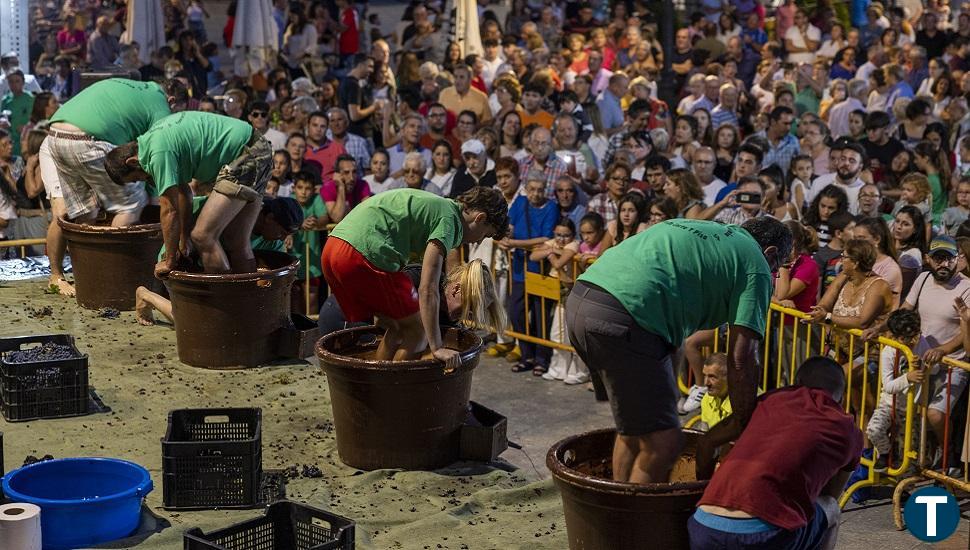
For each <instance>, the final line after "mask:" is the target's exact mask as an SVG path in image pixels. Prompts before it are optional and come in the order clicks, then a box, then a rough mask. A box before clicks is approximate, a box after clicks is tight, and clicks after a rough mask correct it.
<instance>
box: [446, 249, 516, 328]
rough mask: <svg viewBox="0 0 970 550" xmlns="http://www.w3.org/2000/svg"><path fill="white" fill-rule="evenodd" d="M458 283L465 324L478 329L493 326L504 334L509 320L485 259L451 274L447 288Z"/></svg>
mask: <svg viewBox="0 0 970 550" xmlns="http://www.w3.org/2000/svg"><path fill="white" fill-rule="evenodd" d="M455 283H457V284H458V285H459V287H460V288H461V317H460V319H461V321H462V323H464V324H466V325H468V326H471V327H475V328H482V327H489V328H492V329H494V330H495V332H497V333H499V334H501V333H502V332H504V331H505V327H506V325H507V324H508V320H507V319H506V316H505V308H504V307H502V304H501V303H500V302H499V299H498V293H497V292H496V288H495V281H494V280H493V279H492V273H491V271H489V269H488V266H486V265H485V262H483V261H482V260H472V261H470V262H468V263H466V264H462V265H459V266H457V267H455V268H453V269H452V270H451V271H449V272H448V277H447V278H446V280H445V284H446V285H452V284H455Z"/></svg>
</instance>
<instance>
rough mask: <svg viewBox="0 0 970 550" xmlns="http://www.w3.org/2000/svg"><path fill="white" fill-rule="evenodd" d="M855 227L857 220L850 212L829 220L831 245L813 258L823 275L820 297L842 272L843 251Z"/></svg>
mask: <svg viewBox="0 0 970 550" xmlns="http://www.w3.org/2000/svg"><path fill="white" fill-rule="evenodd" d="M853 226H855V218H853V217H852V214H849V213H848V212H837V213H835V214H833V215H832V217H831V218H829V221H828V229H829V231H830V232H831V234H832V235H831V238H830V239H829V243H828V244H827V245H825V246H823V247H821V248H819V249H818V252H816V253H815V254H814V255H813V256H812V257H813V258H814V260H815V263H816V264H818V269H819V272H820V273H821V275H822V280H821V285H820V287H819V296H822V295H824V294H825V289H826V288H828V286H829V285H830V284H831V283H832V281H834V280H835V278H836V277H837V276H838V275H839V273H841V272H842V249H843V248H845V243H846V241H848V240H849V239H851V238H852V228H853Z"/></svg>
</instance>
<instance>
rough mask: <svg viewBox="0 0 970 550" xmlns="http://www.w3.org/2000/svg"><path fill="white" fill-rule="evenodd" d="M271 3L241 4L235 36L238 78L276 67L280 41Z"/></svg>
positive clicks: (264, 0)
mask: <svg viewBox="0 0 970 550" xmlns="http://www.w3.org/2000/svg"><path fill="white" fill-rule="evenodd" d="M277 33H278V29H277V27H276V22H275V21H274V20H273V4H272V2H271V0H239V3H238V4H237V5H236V25H235V28H234V29H233V33H232V55H233V66H234V69H235V74H237V75H241V76H249V75H251V74H253V73H255V72H257V71H261V70H263V69H266V68H270V67H275V66H276V54H277V51H278V44H279V39H278V38H277Z"/></svg>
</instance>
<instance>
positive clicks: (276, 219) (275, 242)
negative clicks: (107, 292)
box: [135, 197, 303, 326]
mask: <svg viewBox="0 0 970 550" xmlns="http://www.w3.org/2000/svg"><path fill="white" fill-rule="evenodd" d="M206 201H207V197H195V198H194V199H193V200H192V205H193V210H194V213H197V212H198V211H199V210H201V206H202V205H204V204H205V202H206ZM262 205H263V206H262V210H261V211H260V213H259V216H257V218H256V225H254V226H253V234H252V235H251V236H250V239H251V241H252V246H253V250H272V251H275V252H286V249H285V247H284V246H283V240H284V239H286V238H287V237H289V236H290V235H293V233H295V232H296V231H297V230H298V229H299V228H300V225H301V224H302V223H303V213H302V212H301V211H300V207H299V206H298V205H297V203H296V201H295V200H293V199H291V198H289V197H280V198H277V199H274V198H270V197H265V198H263V201H262ZM164 254H165V249H164V247H163V248H162V251H161V252H159V258H162V257H163V256H164ZM155 310H158V312H159V313H161V314H162V316H163V317H165V318H166V319H168V322H169V323H173V324H174V323H175V317H174V316H173V315H172V302H171V301H170V300H168V299H167V298H165V297H163V296H161V295H160V294H156V293H154V292H152V291H151V290H148V289H147V288H145V287H143V286H140V287H138V288H137V289H135V316H136V318H137V319H138V322H139V323H141V324H143V325H146V326H148V325H154V324H155V317H154V314H153V312H154V311H155Z"/></svg>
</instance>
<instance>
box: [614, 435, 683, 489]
mask: <svg viewBox="0 0 970 550" xmlns="http://www.w3.org/2000/svg"><path fill="white" fill-rule="evenodd" d="M682 446H683V434H682V433H681V431H680V428H670V429H667V430H660V431H658V432H652V433H649V434H646V435H642V436H627V435H617V436H616V443H615V444H614V446H613V479H614V480H616V481H628V482H630V483H666V482H667V481H668V480H669V479H670V469H671V468H672V467H673V465H674V462H675V461H676V460H677V457H678V456H679V455H680V450H681V448H682ZM624 473H626V478H625V479H623V478H621V477H620V476H619V475H618V474H621V475H622V474H624Z"/></svg>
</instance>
